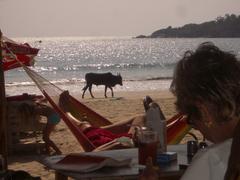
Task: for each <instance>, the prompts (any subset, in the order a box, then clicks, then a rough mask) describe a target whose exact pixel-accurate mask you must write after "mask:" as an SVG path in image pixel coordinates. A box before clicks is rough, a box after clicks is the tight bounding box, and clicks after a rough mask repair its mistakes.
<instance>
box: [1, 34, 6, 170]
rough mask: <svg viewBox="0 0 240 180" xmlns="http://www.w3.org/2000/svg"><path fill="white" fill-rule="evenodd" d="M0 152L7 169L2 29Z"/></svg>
mask: <svg viewBox="0 0 240 180" xmlns="http://www.w3.org/2000/svg"><path fill="white" fill-rule="evenodd" d="M0 154H1V155H2V156H3V158H4V164H3V165H4V168H5V169H7V154H8V153H7V118H6V96H5V81H4V70H3V57H2V32H1V30H0Z"/></svg>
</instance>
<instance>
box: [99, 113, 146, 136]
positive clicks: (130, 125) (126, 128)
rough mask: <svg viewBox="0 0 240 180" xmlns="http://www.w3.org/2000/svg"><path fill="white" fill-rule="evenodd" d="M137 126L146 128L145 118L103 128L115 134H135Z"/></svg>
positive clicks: (136, 118)
mask: <svg viewBox="0 0 240 180" xmlns="http://www.w3.org/2000/svg"><path fill="white" fill-rule="evenodd" d="M136 126H145V116H143V115H142V116H137V117H134V118H132V119H129V120H124V121H120V122H117V123H114V124H111V125H108V126H104V127H102V128H103V129H107V130H109V131H111V132H113V133H133V132H134V128H135V127H136Z"/></svg>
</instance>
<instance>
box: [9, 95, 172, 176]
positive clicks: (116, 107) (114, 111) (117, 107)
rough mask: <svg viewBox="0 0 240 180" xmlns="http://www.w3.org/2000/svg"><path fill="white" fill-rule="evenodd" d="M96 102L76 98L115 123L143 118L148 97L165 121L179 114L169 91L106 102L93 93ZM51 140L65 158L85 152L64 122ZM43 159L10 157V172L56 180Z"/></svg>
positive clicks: (107, 100) (40, 156)
mask: <svg viewBox="0 0 240 180" xmlns="http://www.w3.org/2000/svg"><path fill="white" fill-rule="evenodd" d="M94 95H95V97H96V98H95V99H92V98H90V96H89V94H87V93H86V96H85V99H80V97H81V95H74V96H75V97H76V98H78V99H80V100H81V102H83V103H84V104H86V105H87V106H89V107H90V108H92V109H93V110H95V111H96V112H98V113H99V114H101V115H103V116H104V117H106V118H108V119H109V120H111V121H112V122H117V121H121V120H126V119H130V118H131V117H134V116H136V115H142V114H144V108H143V104H142V100H143V98H144V97H145V96H146V95H149V96H151V97H152V98H153V99H154V100H155V101H156V102H157V103H158V104H159V105H160V106H161V108H162V110H163V112H164V114H165V116H166V118H170V117H171V116H173V115H174V114H176V110H175V107H174V97H173V96H172V94H171V93H170V92H168V91H137V92H121V91H119V92H115V98H104V97H103V93H102V92H99V93H94ZM51 139H52V140H53V141H54V142H55V143H56V144H57V146H58V147H59V148H60V149H61V151H62V152H63V153H64V154H67V153H72V152H81V151H82V149H81V147H80V145H79V144H78V142H77V140H76V139H75V137H74V136H73V135H72V134H71V132H70V131H69V129H68V128H67V127H66V125H65V124H64V122H60V123H59V124H58V125H57V127H56V129H55V131H54V132H53V134H52V135H51ZM41 158H43V156H42V155H41V154H37V153H36V152H29V153H28V155H25V154H20V153H18V154H14V155H11V156H10V157H9V169H12V170H25V171H27V172H29V173H30V174H32V175H34V176H41V178H42V179H47V180H51V179H54V171H52V170H48V169H46V168H45V167H44V166H43V165H42V164H41V163H39V160H41Z"/></svg>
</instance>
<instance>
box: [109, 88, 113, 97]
mask: <svg viewBox="0 0 240 180" xmlns="http://www.w3.org/2000/svg"><path fill="white" fill-rule="evenodd" d="M109 88H110V89H111V91H112V97H113V96H114V94H113V88H112V87H109Z"/></svg>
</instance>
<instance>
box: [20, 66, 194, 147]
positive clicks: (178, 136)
mask: <svg viewBox="0 0 240 180" xmlns="http://www.w3.org/2000/svg"><path fill="white" fill-rule="evenodd" d="M23 68H24V70H25V71H26V72H27V74H28V75H29V76H30V77H31V78H32V80H33V81H34V82H35V83H36V84H37V86H38V88H39V89H40V90H41V91H42V93H43V95H44V96H45V97H46V99H47V100H48V101H49V103H50V104H51V105H52V107H53V108H54V109H55V110H56V111H57V112H58V113H59V114H60V115H61V117H62V119H63V121H64V122H65V123H66V125H67V126H68V127H69V128H70V130H71V131H72V133H73V134H74V136H75V137H76V138H77V140H78V142H79V143H80V145H81V146H82V147H83V149H84V150H85V151H92V150H94V149H95V148H96V147H95V146H94V145H93V144H92V143H91V141H89V139H88V138H87V137H86V136H85V134H83V132H82V131H81V130H80V129H79V128H78V127H77V126H76V125H75V124H74V123H73V122H71V120H69V119H68V117H67V116H66V114H65V113H64V112H63V111H62V110H61V108H60V107H59V106H58V102H59V97H60V94H61V93H62V92H63V90H61V89H60V88H59V87H57V86H55V85H54V84H52V83H51V82H49V81H48V80H46V79H45V78H43V77H42V76H40V75H38V74H37V73H36V72H34V71H33V70H31V69H30V68H28V67H26V66H23ZM69 98H70V99H69V101H68V102H69V104H68V107H70V109H71V113H72V114H73V115H74V116H75V117H76V118H77V119H79V120H84V121H88V122H89V123H90V124H91V125H92V126H95V127H100V126H105V125H110V124H112V123H111V122H110V121H109V120H107V119H106V118H104V117H103V116H101V115H99V114H98V113H96V112H95V111H93V110H92V109H90V108H88V107H87V106H85V105H84V104H82V103H81V102H79V101H78V100H77V99H75V98H74V97H72V96H71V95H69ZM190 129H191V128H190V126H188V125H187V123H186V120H185V118H184V117H183V116H182V115H181V114H178V115H175V116H173V117H172V118H171V119H169V120H168V121H167V143H168V144H177V143H179V142H180V141H181V140H182V138H183V137H184V136H185V135H186V134H187V133H188V132H189V130H190Z"/></svg>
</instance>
